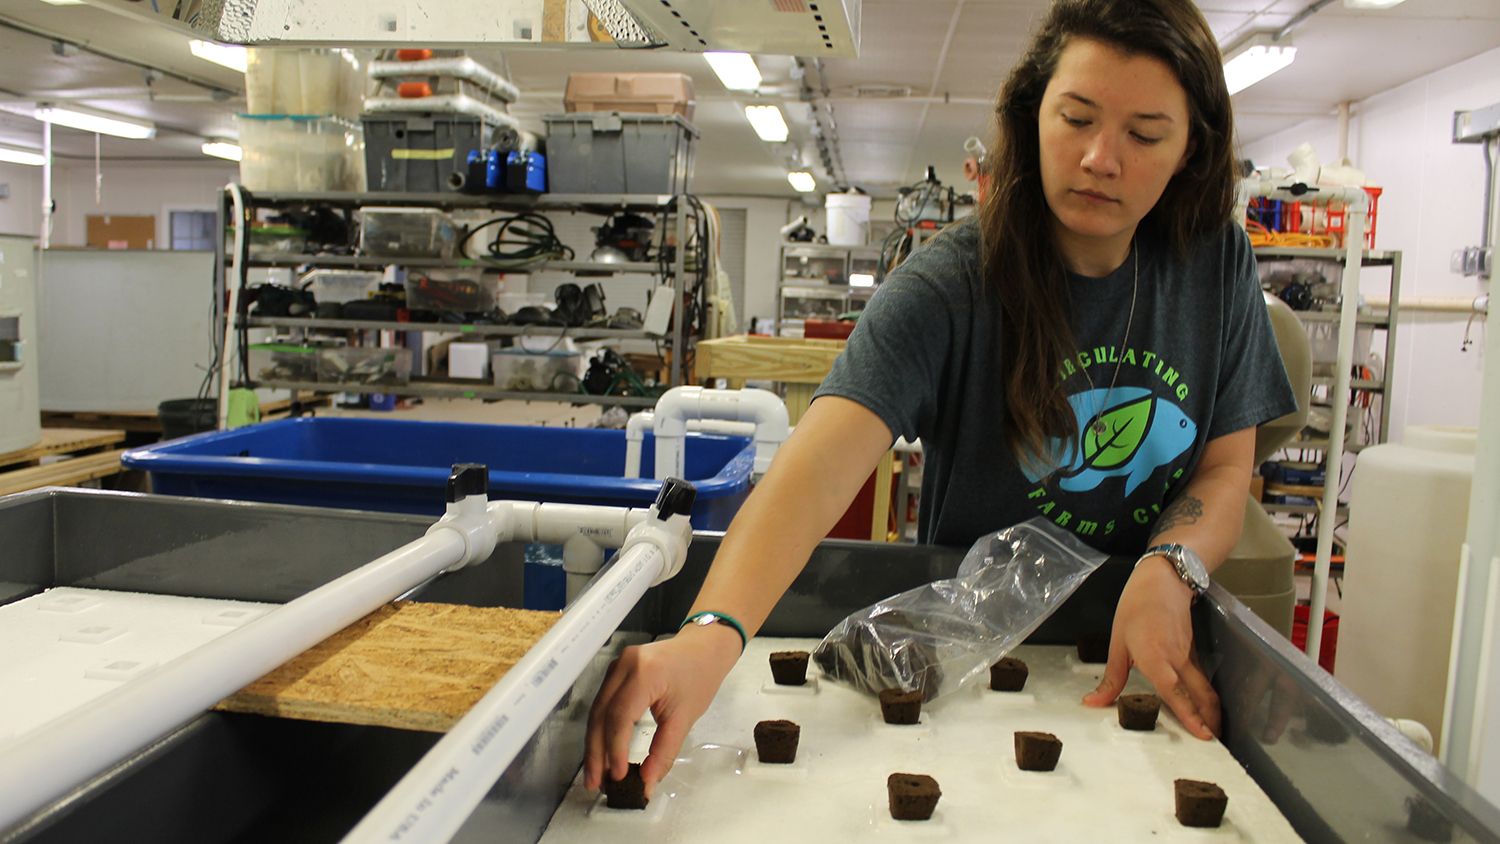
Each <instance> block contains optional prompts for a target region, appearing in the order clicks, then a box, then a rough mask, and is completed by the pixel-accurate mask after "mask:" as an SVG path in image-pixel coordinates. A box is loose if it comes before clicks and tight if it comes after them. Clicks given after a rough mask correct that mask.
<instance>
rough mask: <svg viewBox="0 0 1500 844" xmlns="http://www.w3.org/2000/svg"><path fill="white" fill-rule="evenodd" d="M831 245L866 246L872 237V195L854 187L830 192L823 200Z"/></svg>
mask: <svg viewBox="0 0 1500 844" xmlns="http://www.w3.org/2000/svg"><path fill="white" fill-rule="evenodd" d="M823 209H824V211H825V212H826V213H827V216H828V243H829V245H831V246H864V245H865V243H866V242H868V241H869V239H870V195H869V194H865V193H859V192H857V191H855V190H853V189H852V188H851V189H850V190H849V192H848V193H830V194H828V196H827V197H825V198H824V200H823Z"/></svg>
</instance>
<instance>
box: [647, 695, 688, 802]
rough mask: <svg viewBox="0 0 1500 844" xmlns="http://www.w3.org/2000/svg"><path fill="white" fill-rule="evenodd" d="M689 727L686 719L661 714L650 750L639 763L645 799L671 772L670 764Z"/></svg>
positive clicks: (675, 756)
mask: <svg viewBox="0 0 1500 844" xmlns="http://www.w3.org/2000/svg"><path fill="white" fill-rule="evenodd" d="M690 726H691V725H690V724H688V723H687V719H686V718H674V717H672V716H671V715H670V714H663V717H662V720H660V721H658V722H657V723H656V735H655V736H653V737H652V739H651V750H650V752H648V753H647V754H646V760H645V761H644V762H642V763H641V779H642V780H644V781H645V783H646V796H647V797H650V796H651V793H652V792H653V791H654V790H655V789H656V784H657V783H659V782H661V781H662V779H663V778H664V777H666V775H667V772H668V771H670V770H672V763H673V762H675V761H677V752H678V751H680V750H681V749H682V742H683V741H684V740H685V739H686V738H687V732H688V728H689V727H690Z"/></svg>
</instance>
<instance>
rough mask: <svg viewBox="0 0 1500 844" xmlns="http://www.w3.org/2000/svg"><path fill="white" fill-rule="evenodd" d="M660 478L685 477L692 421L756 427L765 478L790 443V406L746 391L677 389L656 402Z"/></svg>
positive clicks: (760, 469)
mask: <svg viewBox="0 0 1500 844" xmlns="http://www.w3.org/2000/svg"><path fill="white" fill-rule="evenodd" d="M655 415H656V419H655V423H654V426H653V427H654V430H655V434H656V477H658V478H681V477H685V476H686V474H685V470H684V463H685V458H684V454H683V444H684V441H685V440H686V438H687V421H686V420H688V419H726V420H731V421H737V422H754V423H755V474H756V476H757V477H759V476H761V475H764V474H765V473H766V470H767V469H769V468H770V466H771V459H772V458H773V457H775V456H776V450H777V448H779V447H780V446H781V444H782V443H784V442H786V438H787V436H788V432H789V430H790V423H789V422H788V417H787V412H786V404H785V403H784V402H782V400H781V398H780V397H778V396H777V395H776V394H775V393H772V392H769V391H767V390H757V389H753V388H746V389H742V390H710V389H706V388H703V387H673V388H672V389H670V390H668V391H667V392H666V393H665V394H664V395H662V397H661V398H659V399H657V401H656V409H655Z"/></svg>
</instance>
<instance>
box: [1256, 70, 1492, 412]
mask: <svg viewBox="0 0 1500 844" xmlns="http://www.w3.org/2000/svg"><path fill="white" fill-rule="evenodd" d="M1496 102H1500V49H1496V50H1491V51H1489V52H1487V53H1482V54H1480V55H1478V56H1475V57H1474V58H1471V59H1468V60H1466V61H1463V62H1460V63H1458V64H1456V65H1453V66H1452V67H1449V68H1446V69H1444V70H1441V71H1438V72H1436V73H1433V74H1430V75H1428V76H1424V77H1422V78H1420V79H1417V80H1414V81H1412V82H1409V83H1407V84H1405V85H1402V86H1400V87H1398V88H1394V89H1392V90H1390V91H1386V92H1384V93H1382V94H1379V95H1377V96H1374V97H1371V98H1370V99H1368V100H1365V101H1364V102H1362V103H1359V104H1357V105H1356V106H1355V116H1354V118H1353V119H1352V120H1351V122H1350V128H1349V157H1350V158H1351V159H1352V160H1353V162H1354V164H1355V165H1356V166H1358V167H1360V168H1361V169H1363V170H1364V171H1365V172H1366V173H1367V174H1368V175H1369V177H1370V180H1371V182H1372V183H1373V184H1376V185H1379V186H1381V187H1382V188H1384V193H1383V194H1382V195H1381V197H1380V207H1379V215H1378V219H1377V230H1376V242H1375V245H1376V247H1377V248H1379V249H1399V250H1401V251H1402V252H1403V257H1404V266H1403V268H1402V278H1401V298H1402V299H1407V300H1410V299H1415V298H1418V297H1437V298H1452V297H1462V298H1472V297H1473V296H1475V295H1478V294H1480V293H1483V292H1486V287H1487V285H1481V284H1480V283H1478V282H1477V281H1476V280H1475V279H1473V278H1468V279H1466V278H1463V277H1462V276H1459V275H1455V274H1453V273H1452V272H1450V271H1449V269H1448V260H1449V256H1450V255H1451V253H1452V252H1453V250H1455V249H1458V248H1460V247H1462V246H1477V245H1478V244H1479V240H1480V236H1481V232H1480V229H1481V225H1482V221H1483V217H1484V158H1483V154H1482V151H1481V147H1479V146H1478V145H1470V144H1454V143H1453V142H1452V127H1453V112H1455V111H1463V110H1468V109H1474V108H1482V107H1485V106H1489V105H1493V104H1495V103H1496ZM1303 141H1307V142H1310V143H1311V144H1312V145H1313V147H1314V149H1316V150H1317V152H1318V155H1319V157H1320V158H1321V159H1322V160H1323V161H1325V162H1329V163H1331V162H1332V161H1333V159H1335V158H1336V157H1337V153H1338V122H1337V120H1336V119H1335V118H1334V117H1332V116H1330V117H1328V118H1325V119H1319V120H1311V121H1307V122H1306V123H1303V124H1301V125H1299V126H1297V127H1295V128H1292V129H1289V130H1287V131H1284V132H1280V133H1278V134H1276V135H1273V136H1271V137H1268V138H1264V139H1261V140H1258V141H1256V142H1254V143H1250V144H1246V145H1245V148H1244V154H1245V155H1246V156H1247V157H1249V158H1251V159H1253V160H1254V161H1255V163H1256V164H1257V165H1273V166H1285V163H1286V156H1287V153H1289V152H1290V151H1291V150H1292V149H1293V148H1295V147H1296V146H1297V145H1298V144H1300V143H1302V142H1303ZM1386 277H1387V273H1386V271H1385V270H1383V269H1371V270H1367V271H1365V274H1364V279H1363V282H1362V287H1363V290H1364V292H1365V294H1366V295H1384V292H1385V278H1386ZM1465 322H1466V317H1464V316H1463V315H1462V314H1458V315H1452V314H1408V315H1405V316H1403V317H1402V319H1401V320H1400V323H1399V326H1398V330H1397V340H1396V342H1397V352H1396V361H1395V366H1394V372H1393V377H1394V379H1395V388H1394V390H1393V393H1392V396H1391V400H1392V405H1391V439H1393V440H1400V439H1401V434H1402V431H1403V430H1404V428H1405V427H1406V426H1407V425H1421V424H1440V425H1466V426H1473V425H1477V424H1478V422H1479V390H1480V371H1481V366H1482V363H1483V360H1482V353H1481V350H1482V349H1483V347H1484V344H1483V337H1484V334H1483V332H1484V323H1483V321H1482V320H1476V321H1475V324H1474V326H1473V328H1472V331H1471V334H1470V337H1471V338H1472V339H1473V340H1474V341H1475V342H1474V345H1473V346H1471V347H1470V349H1469V351H1467V352H1461V351H1460V350H1459V347H1460V344H1461V342H1462V340H1463V336H1464V330H1465Z"/></svg>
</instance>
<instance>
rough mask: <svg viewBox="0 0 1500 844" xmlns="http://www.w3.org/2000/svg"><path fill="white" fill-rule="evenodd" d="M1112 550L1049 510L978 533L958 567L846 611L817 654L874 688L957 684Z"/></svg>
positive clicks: (832, 672) (824, 663)
mask: <svg viewBox="0 0 1500 844" xmlns="http://www.w3.org/2000/svg"><path fill="white" fill-rule="evenodd" d="M1105 559H1107V555H1105V554H1103V553H1100V552H1098V551H1095V550H1094V549H1092V548H1090V547H1088V546H1087V545H1085V544H1084V543H1083V542H1081V541H1080V540H1079V539H1078V538H1077V537H1076V536H1074V535H1073V534H1071V533H1069V532H1067V531H1064V530H1061V529H1059V528H1058V527H1057V526H1055V525H1053V524H1052V523H1051V522H1050V521H1048V520H1047V519H1043V518H1035V519H1030V520H1028V521H1025V522H1022V523H1020V524H1018V525H1014V526H1012V527H1009V528H1006V529H1004V530H1001V531H999V532H996V533H992V534H988V535H986V536H984V537H982V538H980V539H979V541H978V542H975V543H974V545H973V547H971V548H970V549H969V553H968V554H967V555H966V556H965V557H964V561H963V563H962V564H961V565H960V566H959V569H958V576H957V577H953V578H950V579H947V580H938V581H934V582H932V583H929V584H927V585H925V586H919V587H917V588H915V589H911V590H908V591H906V592H902V593H901V594H899V595H893V596H892V597H890V598H887V599H885V600H883V601H881V602H879V603H877V604H875V605H874V606H870V607H866V608H865V609H862V610H860V611H858V612H856V613H854V614H853V615H851V616H849V617H848V618H846V619H844V620H843V621H841V622H839V624H838V625H837V626H836V627H834V628H833V630H832V631H831V632H830V633H829V634H828V635H827V636H825V637H824V638H823V641H822V643H820V644H819V645H818V647H817V650H815V651H814V652H813V661H814V662H815V663H816V664H817V665H818V666H819V667H820V668H822V669H823V673H824V674H826V675H828V676H829V677H831V678H832V679H834V680H838V681H840V682H844V683H848V684H850V685H852V686H854V687H855V688H858V689H863V690H864V691H867V692H869V693H871V694H878V693H879V692H881V691H882V690H885V689H896V688H899V689H903V690H907V691H913V690H920V691H921V692H922V697H923V699H924V700H929V701H930V700H932V699H934V698H937V697H940V696H942V695H945V694H950V693H952V692H954V691H957V690H958V689H959V688H960V687H962V686H963V685H964V684H966V683H968V682H969V681H970V680H971V679H973V678H974V677H976V676H978V675H980V674H983V673H985V672H987V671H988V670H989V667H990V666H991V665H993V664H994V663H995V662H997V661H998V660H999V659H1000V658H1001V657H1003V656H1005V655H1006V654H1007V653H1009V652H1010V651H1011V650H1012V649H1014V648H1015V647H1016V645H1019V644H1020V643H1021V642H1022V641H1023V640H1024V639H1025V638H1026V637H1027V636H1028V635H1030V634H1031V632H1032V631H1033V630H1035V629H1036V628H1037V626H1038V625H1040V624H1041V623H1042V622H1043V621H1044V620H1045V619H1046V618H1047V616H1049V615H1051V614H1052V613H1053V611H1055V610H1056V609H1057V608H1058V607H1059V606H1061V605H1062V602H1063V601H1064V600H1066V599H1067V597H1068V596H1069V595H1071V594H1073V591H1074V590H1075V589H1077V588H1078V586H1079V584H1081V583H1083V581H1084V579H1085V578H1087V577H1088V576H1089V575H1090V574H1092V573H1093V571H1094V570H1095V569H1097V568H1098V567H1099V566H1100V565H1101V564H1102V563H1103V562H1104V561H1105Z"/></svg>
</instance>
